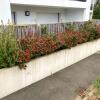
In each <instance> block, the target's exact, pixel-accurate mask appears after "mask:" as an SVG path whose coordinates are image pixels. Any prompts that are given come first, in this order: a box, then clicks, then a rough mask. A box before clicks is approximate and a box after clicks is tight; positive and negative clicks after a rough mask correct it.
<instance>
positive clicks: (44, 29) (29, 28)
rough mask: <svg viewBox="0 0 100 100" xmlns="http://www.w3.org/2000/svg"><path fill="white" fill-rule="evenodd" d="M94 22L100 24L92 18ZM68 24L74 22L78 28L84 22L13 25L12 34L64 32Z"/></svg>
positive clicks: (17, 35)
mask: <svg viewBox="0 0 100 100" xmlns="http://www.w3.org/2000/svg"><path fill="white" fill-rule="evenodd" d="M93 22H94V23H96V24H100V20H93ZM68 24H74V25H75V28H76V29H78V28H79V27H80V26H81V25H82V24H84V22H74V23H71V22H70V23H55V24H41V25H37V24H34V25H23V26H20V25H14V26H13V29H14V34H15V36H16V38H17V39H19V38H23V37H25V36H28V35H30V36H35V35H42V34H55V33H60V32H61V33H62V32H65V30H66V28H67V27H68ZM5 27H6V26H0V30H1V29H2V30H3V29H5Z"/></svg>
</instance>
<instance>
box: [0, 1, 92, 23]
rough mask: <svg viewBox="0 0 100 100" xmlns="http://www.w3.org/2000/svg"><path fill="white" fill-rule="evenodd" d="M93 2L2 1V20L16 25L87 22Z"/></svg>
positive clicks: (0, 16)
mask: <svg viewBox="0 0 100 100" xmlns="http://www.w3.org/2000/svg"><path fill="white" fill-rule="evenodd" d="M90 6H91V0H0V20H3V23H4V24H6V23H7V22H8V19H9V20H10V21H11V22H13V23H16V24H41V23H42V24H45V23H58V22H71V21H87V20H89V16H90Z"/></svg>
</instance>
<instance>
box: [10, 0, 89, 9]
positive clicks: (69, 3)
mask: <svg viewBox="0 0 100 100" xmlns="http://www.w3.org/2000/svg"><path fill="white" fill-rule="evenodd" d="M86 1H87V0H10V3H11V4H12V5H28V6H29V5H31V6H44V7H63V8H69V7H70V8H86V7H87V2H86Z"/></svg>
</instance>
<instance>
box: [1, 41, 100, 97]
mask: <svg viewBox="0 0 100 100" xmlns="http://www.w3.org/2000/svg"><path fill="white" fill-rule="evenodd" d="M99 50H100V39H98V40H95V41H92V42H88V43H84V44H81V45H78V46H76V47H73V48H71V49H65V50H61V51H58V52H56V53H53V54H50V55H47V56H44V57H40V58H38V59H35V60H32V61H30V62H29V63H27V66H28V67H27V69H26V70H20V69H19V68H18V67H13V68H9V69H6V68H5V69H0V98H3V97H4V96H7V95H9V94H11V93H13V92H15V91H18V90H20V89H22V88H24V87H26V86H28V85H30V84H32V83H35V82H37V81H39V80H41V79H43V78H45V77H47V76H50V75H51V74H54V73H56V72H58V71H60V70H62V69H64V68H66V67H68V66H70V65H72V64H74V63H76V62H78V61H80V60H82V59H84V58H86V57H88V56H90V55H92V54H94V53H95V52H97V51H99ZM80 67H81V66H80Z"/></svg>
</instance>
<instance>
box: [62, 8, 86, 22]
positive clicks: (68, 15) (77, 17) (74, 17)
mask: <svg viewBox="0 0 100 100" xmlns="http://www.w3.org/2000/svg"><path fill="white" fill-rule="evenodd" d="M84 11H85V9H81V8H80V9H78V8H76V9H74V8H73V9H66V10H65V12H64V16H65V22H73V21H76V22H77V21H84Z"/></svg>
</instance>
